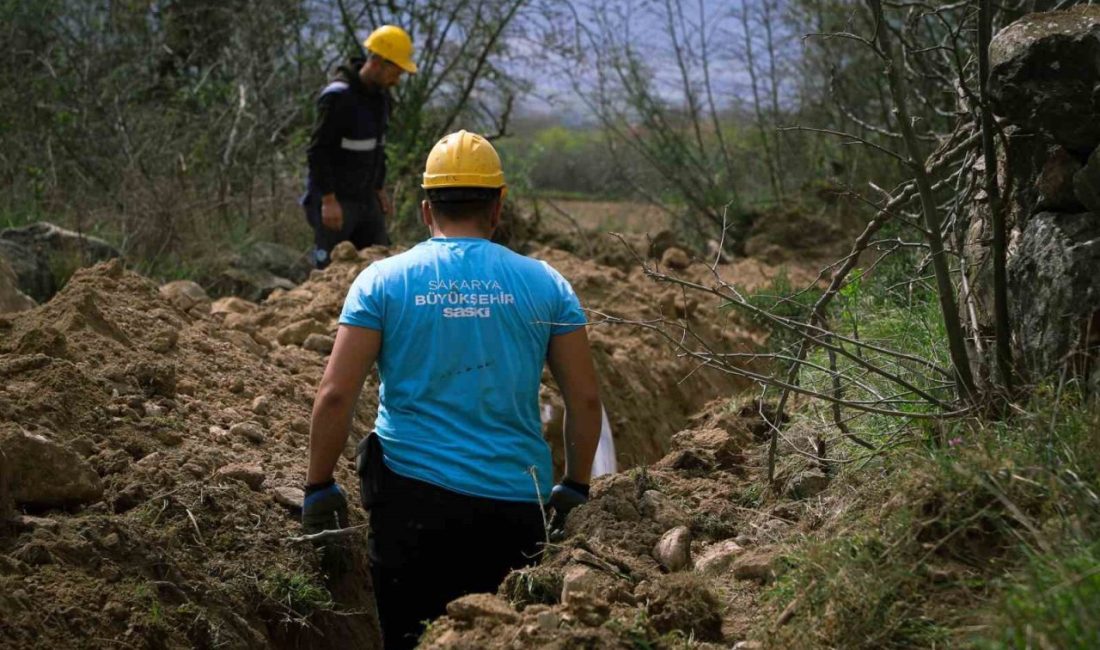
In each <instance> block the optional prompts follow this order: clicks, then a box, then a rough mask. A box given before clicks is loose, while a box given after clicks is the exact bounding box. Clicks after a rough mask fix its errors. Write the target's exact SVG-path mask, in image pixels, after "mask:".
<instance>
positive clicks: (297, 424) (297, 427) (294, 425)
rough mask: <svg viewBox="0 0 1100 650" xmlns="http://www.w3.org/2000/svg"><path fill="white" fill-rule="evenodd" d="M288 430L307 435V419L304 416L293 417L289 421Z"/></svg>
mask: <svg viewBox="0 0 1100 650" xmlns="http://www.w3.org/2000/svg"><path fill="white" fill-rule="evenodd" d="M290 430H291V431H293V432H294V433H298V434H301V435H303V436H307V435H309V420H307V419H305V418H294V419H293V420H291V421H290Z"/></svg>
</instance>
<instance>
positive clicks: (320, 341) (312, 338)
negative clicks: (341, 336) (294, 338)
mask: <svg viewBox="0 0 1100 650" xmlns="http://www.w3.org/2000/svg"><path fill="white" fill-rule="evenodd" d="M334 345H336V339H335V338H333V337H331V336H328V335H327V334H310V335H309V336H307V337H306V340H305V343H302V347H303V348H305V349H307V350H309V351H311V352H316V353H318V354H329V353H330V352H332V348H333V346H334Z"/></svg>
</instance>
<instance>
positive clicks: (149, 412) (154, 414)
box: [142, 402, 165, 418]
mask: <svg viewBox="0 0 1100 650" xmlns="http://www.w3.org/2000/svg"><path fill="white" fill-rule="evenodd" d="M142 408H143V409H144V410H145V417H148V418H159V417H161V416H163V415H164V413H165V409H164V407H163V406H161V405H160V404H157V403H156V402H145V403H144V404H143V405H142Z"/></svg>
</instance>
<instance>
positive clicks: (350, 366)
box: [306, 325, 382, 485]
mask: <svg viewBox="0 0 1100 650" xmlns="http://www.w3.org/2000/svg"><path fill="white" fill-rule="evenodd" d="M381 348H382V332H380V331H378V330H373V329H368V328H365V327H353V326H350V325H341V326H340V329H339V330H338V331H337V332H336V344H335V345H334V346H333V348H332V356H330V357H329V361H328V366H327V367H326V368H325V374H324V376H323V377H322V378H321V385H320V386H319V387H318V388H317V397H316V398H314V400H313V422H312V424H311V426H310V429H309V471H308V472H307V473H306V483H307V484H311V485H313V484H317V483H324V482H325V481H328V480H329V479H331V478H332V472H333V470H334V469H335V468H336V462H337V461H338V460H339V459H340V454H341V452H343V451H344V445H346V444H347V441H348V433H349V432H350V430H351V418H352V415H353V414H354V413H355V403H356V402H357V401H358V399H359V393H360V392H361V391H362V390H363V382H364V381H365V380H366V378H367V373H368V372H370V369H371V367H372V366H373V365H374V362H375V360H376V359H377V358H378V352H379V350H380V349H381Z"/></svg>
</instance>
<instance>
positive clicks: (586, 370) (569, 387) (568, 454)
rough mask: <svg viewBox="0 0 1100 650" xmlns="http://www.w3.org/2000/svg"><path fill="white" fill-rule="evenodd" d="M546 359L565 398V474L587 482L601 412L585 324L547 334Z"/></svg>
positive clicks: (573, 479)
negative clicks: (548, 337) (548, 341)
mask: <svg viewBox="0 0 1100 650" xmlns="http://www.w3.org/2000/svg"><path fill="white" fill-rule="evenodd" d="M547 361H548V363H549V364H550V372H551V373H552V374H553V375H554V381H556V382H557V384H558V388H559V389H560V390H561V395H562V398H563V399H564V400H565V478H566V479H568V480H570V481H574V482H576V483H580V484H583V485H588V481H589V480H590V479H591V475H592V459H593V457H594V456H595V455H596V446H597V445H598V444H599V442H600V424H601V422H602V417H603V415H602V407H601V406H600V391H599V387H598V385H597V382H596V368H595V366H594V365H593V363H592V351H591V349H590V348H589V346H588V334H587V332H586V331H585V328H584V327H580V328H578V329H575V330H573V331H572V332H569V333H568V334H560V335H558V336H552V337H550V350H549V353H548V355H547Z"/></svg>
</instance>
